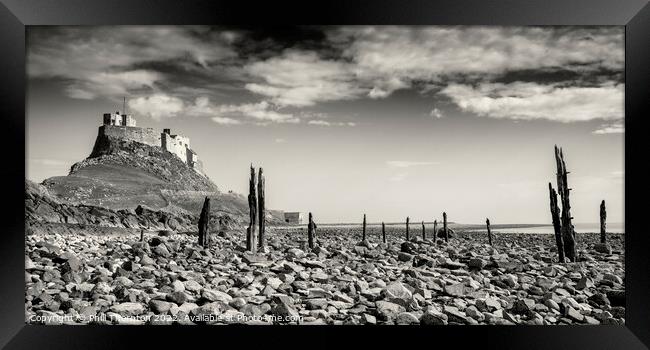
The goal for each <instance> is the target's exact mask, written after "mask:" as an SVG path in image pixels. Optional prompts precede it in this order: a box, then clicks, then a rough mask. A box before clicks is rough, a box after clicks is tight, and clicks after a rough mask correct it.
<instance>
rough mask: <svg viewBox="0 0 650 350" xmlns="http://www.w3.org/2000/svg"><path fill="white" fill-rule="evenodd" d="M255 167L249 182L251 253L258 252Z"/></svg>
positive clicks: (249, 246) (248, 248) (248, 237)
mask: <svg viewBox="0 0 650 350" xmlns="http://www.w3.org/2000/svg"><path fill="white" fill-rule="evenodd" d="M255 190H256V189H255V168H253V165H251V177H250V179H249V183H248V210H249V214H250V215H249V219H250V225H249V226H248V229H247V230H246V250H248V251H250V252H251V253H257V244H255V240H256V237H255V230H256V228H255V221H256V220H257V196H256V195H255Z"/></svg>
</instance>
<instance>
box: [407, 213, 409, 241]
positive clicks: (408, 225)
mask: <svg viewBox="0 0 650 350" xmlns="http://www.w3.org/2000/svg"><path fill="white" fill-rule="evenodd" d="M406 240H407V241H408V240H409V217H408V216H407V217H406Z"/></svg>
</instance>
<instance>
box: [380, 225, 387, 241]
mask: <svg viewBox="0 0 650 350" xmlns="http://www.w3.org/2000/svg"><path fill="white" fill-rule="evenodd" d="M381 239H382V242H384V243H386V224H384V222H383V221H382V222H381Z"/></svg>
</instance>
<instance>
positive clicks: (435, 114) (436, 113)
mask: <svg viewBox="0 0 650 350" xmlns="http://www.w3.org/2000/svg"><path fill="white" fill-rule="evenodd" d="M429 115H430V116H432V117H434V118H437V119H440V118H442V117H443V114H442V111H440V110H439V109H438V108H434V109H432V110H431V112H429Z"/></svg>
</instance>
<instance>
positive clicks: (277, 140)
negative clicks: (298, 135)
mask: <svg viewBox="0 0 650 350" xmlns="http://www.w3.org/2000/svg"><path fill="white" fill-rule="evenodd" d="M274 141H275V143H287V140H286V139H283V138H277V139H275V140H274Z"/></svg>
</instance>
